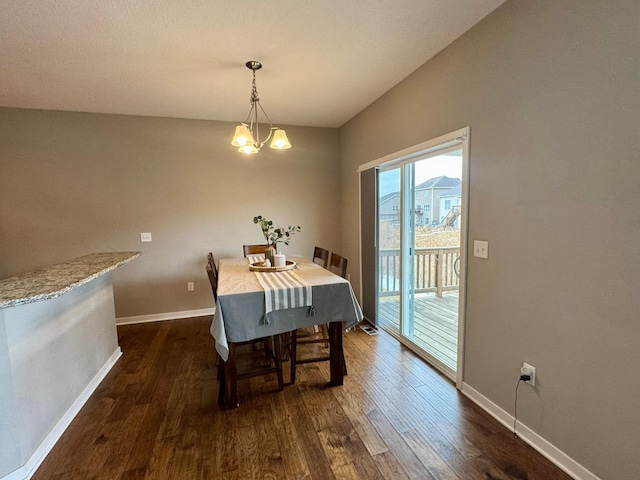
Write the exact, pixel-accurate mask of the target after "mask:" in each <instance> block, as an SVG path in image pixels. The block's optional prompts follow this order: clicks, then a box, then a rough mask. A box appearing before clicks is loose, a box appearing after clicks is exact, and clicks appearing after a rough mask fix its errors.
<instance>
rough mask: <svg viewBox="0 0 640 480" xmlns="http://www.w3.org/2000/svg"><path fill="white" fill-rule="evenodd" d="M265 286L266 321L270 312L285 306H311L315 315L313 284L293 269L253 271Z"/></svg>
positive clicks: (310, 311) (266, 321) (311, 310)
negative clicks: (312, 293)
mask: <svg viewBox="0 0 640 480" xmlns="http://www.w3.org/2000/svg"><path fill="white" fill-rule="evenodd" d="M253 273H255V274H256V277H258V281H259V282H260V285H262V288H264V307H265V308H264V313H265V314H264V322H265V323H266V324H268V323H269V317H268V315H269V313H270V312H272V311H274V310H281V309H285V308H298V307H309V315H314V314H315V311H314V310H313V299H312V296H311V285H310V284H309V283H308V282H307V281H306V280H304V279H303V278H302V277H300V276H299V275H298V274H297V273H295V272H293V271H292V270H287V271H285V272H253Z"/></svg>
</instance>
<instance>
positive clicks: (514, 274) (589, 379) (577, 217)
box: [340, 0, 640, 480]
mask: <svg viewBox="0 0 640 480" xmlns="http://www.w3.org/2000/svg"><path fill="white" fill-rule="evenodd" d="M638 65H640V3H638V2H637V0H626V1H613V2H603V1H600V2H596V1H590V2H585V1H562V2H558V1H556V0H549V1H542V0H538V1H525V0H522V1H510V2H507V3H506V4H504V5H503V6H502V7H500V8H499V9H498V10H496V11H495V12H494V13H492V14H491V15H489V16H488V17H487V18H486V19H485V20H484V21H482V22H481V23H480V24H478V25H477V26H476V27H474V28H473V29H472V30H470V31H469V32H467V33H466V34H465V35H464V36H463V37H461V38H460V39H458V40H457V41H456V42H454V43H453V44H452V45H450V46H449V47H448V48H447V49H446V50H444V51H443V52H442V53H441V54H439V55H438V56H437V57H435V58H434V59H432V60H431V61H429V62H428V63H426V64H425V65H424V66H422V67H421V68H420V69H418V70H417V71H416V72H414V73H413V74H412V75H410V76H409V77H408V78H406V79H405V80H404V81H402V82H401V83H400V84H398V85H397V86H396V87H395V88H393V89H392V90H391V91H389V92H388V93H387V94H385V95H384V96H383V97H382V98H380V99H379V100H378V101H376V102H375V103H374V104H372V105H371V106H369V107H368V108H367V109H366V110H364V111H363V112H361V113H360V114H359V115H358V116H356V117H355V118H354V119H352V120H351V121H350V122H348V123H347V124H346V125H344V126H343V127H342V128H341V130H340V142H341V162H342V202H343V212H344V214H343V217H342V226H343V229H342V248H343V251H344V253H345V255H346V256H348V257H349V258H350V259H356V258H357V256H358V231H357V228H356V227H355V226H356V225H357V222H358V214H357V205H358V176H357V168H358V166H359V165H361V164H364V163H366V162H369V161H372V160H375V159H376V158H379V157H382V156H384V155H387V154H390V153H392V152H394V151H398V150H400V149H403V148H406V147H409V146H411V145H415V144H417V143H420V142H423V141H426V140H428V139H431V138H434V137H437V136H439V135H442V134H445V133H448V132H451V131H453V130H456V129H458V128H461V127H465V126H467V125H468V126H470V127H471V147H470V208H469V239H470V241H472V240H473V239H483V240H488V241H489V243H490V247H489V250H490V257H489V259H488V260H481V259H476V258H473V257H472V258H470V259H469V263H468V289H467V292H468V300H467V317H466V321H467V324H466V325H467V328H466V342H465V347H464V348H465V357H466V364H465V370H464V381H465V382H466V383H467V384H468V385H470V386H471V387H473V388H474V389H476V390H478V391H479V392H480V393H481V394H483V395H485V396H486V397H488V398H489V399H490V400H491V401H492V402H494V403H496V404H497V405H498V406H499V407H501V408H502V409H504V410H505V411H507V412H509V413H513V401H514V387H515V384H516V380H517V378H518V374H519V370H518V369H519V366H520V365H521V362H522V361H523V360H524V361H527V362H528V363H531V364H533V365H535V366H536V367H537V374H538V380H537V381H538V384H537V387H536V389H535V390H533V389H530V388H529V387H526V386H525V387H526V388H520V397H519V407H518V413H519V417H520V419H521V420H522V421H523V422H524V423H525V424H526V425H527V426H529V427H530V428H532V429H533V430H535V431H536V432H537V433H538V434H540V435H541V436H543V437H544V438H545V439H547V440H548V441H549V442H551V443H552V444H554V445H555V446H557V447H559V448H560V449H561V450H563V451H564V452H565V453H566V454H568V455H569V456H571V457H572V458H574V459H575V460H576V461H578V462H579V463H581V464H582V465H584V466H585V467H586V468H588V469H589V470H591V471H592V472H594V473H595V474H597V475H599V476H600V477H601V478H603V479H610V480H622V479H637V478H638V474H639V473H638V472H640V457H639V456H638V454H637V452H638V451H640V408H639V407H640V403H639V402H640V400H639V399H640V375H639V374H638V365H639V364H640V348H639V347H640V340H639V339H640V323H639V322H640V318H639V317H640V315H639V314H640V295H639V288H638V287H639V286H640V251H639V249H640V209H639V205H640V188H639V187H640V161H639V154H638V152H639V151H640V144H639V139H640V116H639V115H640V82H639V80H640V77H639V75H638ZM354 263H355V262H354ZM353 268H358V266H357V265H355V264H354V265H353ZM352 278H353V277H352Z"/></svg>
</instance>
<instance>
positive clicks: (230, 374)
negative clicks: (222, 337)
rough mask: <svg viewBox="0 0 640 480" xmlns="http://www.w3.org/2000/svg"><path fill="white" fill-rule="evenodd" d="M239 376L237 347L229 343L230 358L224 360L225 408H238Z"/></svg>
mask: <svg viewBox="0 0 640 480" xmlns="http://www.w3.org/2000/svg"><path fill="white" fill-rule="evenodd" d="M238 406H239V404H238V377H237V371H236V349H235V345H234V344H233V343H229V358H227V361H226V362H224V398H223V405H222V407H223V408H226V409H231V408H238Z"/></svg>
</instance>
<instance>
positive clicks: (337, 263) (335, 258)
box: [329, 252, 348, 278]
mask: <svg viewBox="0 0 640 480" xmlns="http://www.w3.org/2000/svg"><path fill="white" fill-rule="evenodd" d="M347 263H348V260H347V259H346V258H344V257H343V256H342V255H338V254H337V253H336V252H333V253H331V265H330V266H329V270H331V271H332V272H333V273H335V274H336V275H340V276H341V277H342V278H347Z"/></svg>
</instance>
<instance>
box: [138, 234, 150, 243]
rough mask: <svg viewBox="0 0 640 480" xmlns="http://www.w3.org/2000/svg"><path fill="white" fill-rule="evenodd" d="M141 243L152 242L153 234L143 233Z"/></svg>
mask: <svg viewBox="0 0 640 480" xmlns="http://www.w3.org/2000/svg"><path fill="white" fill-rule="evenodd" d="M140 241H141V242H150V241H151V233H141V234H140Z"/></svg>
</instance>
